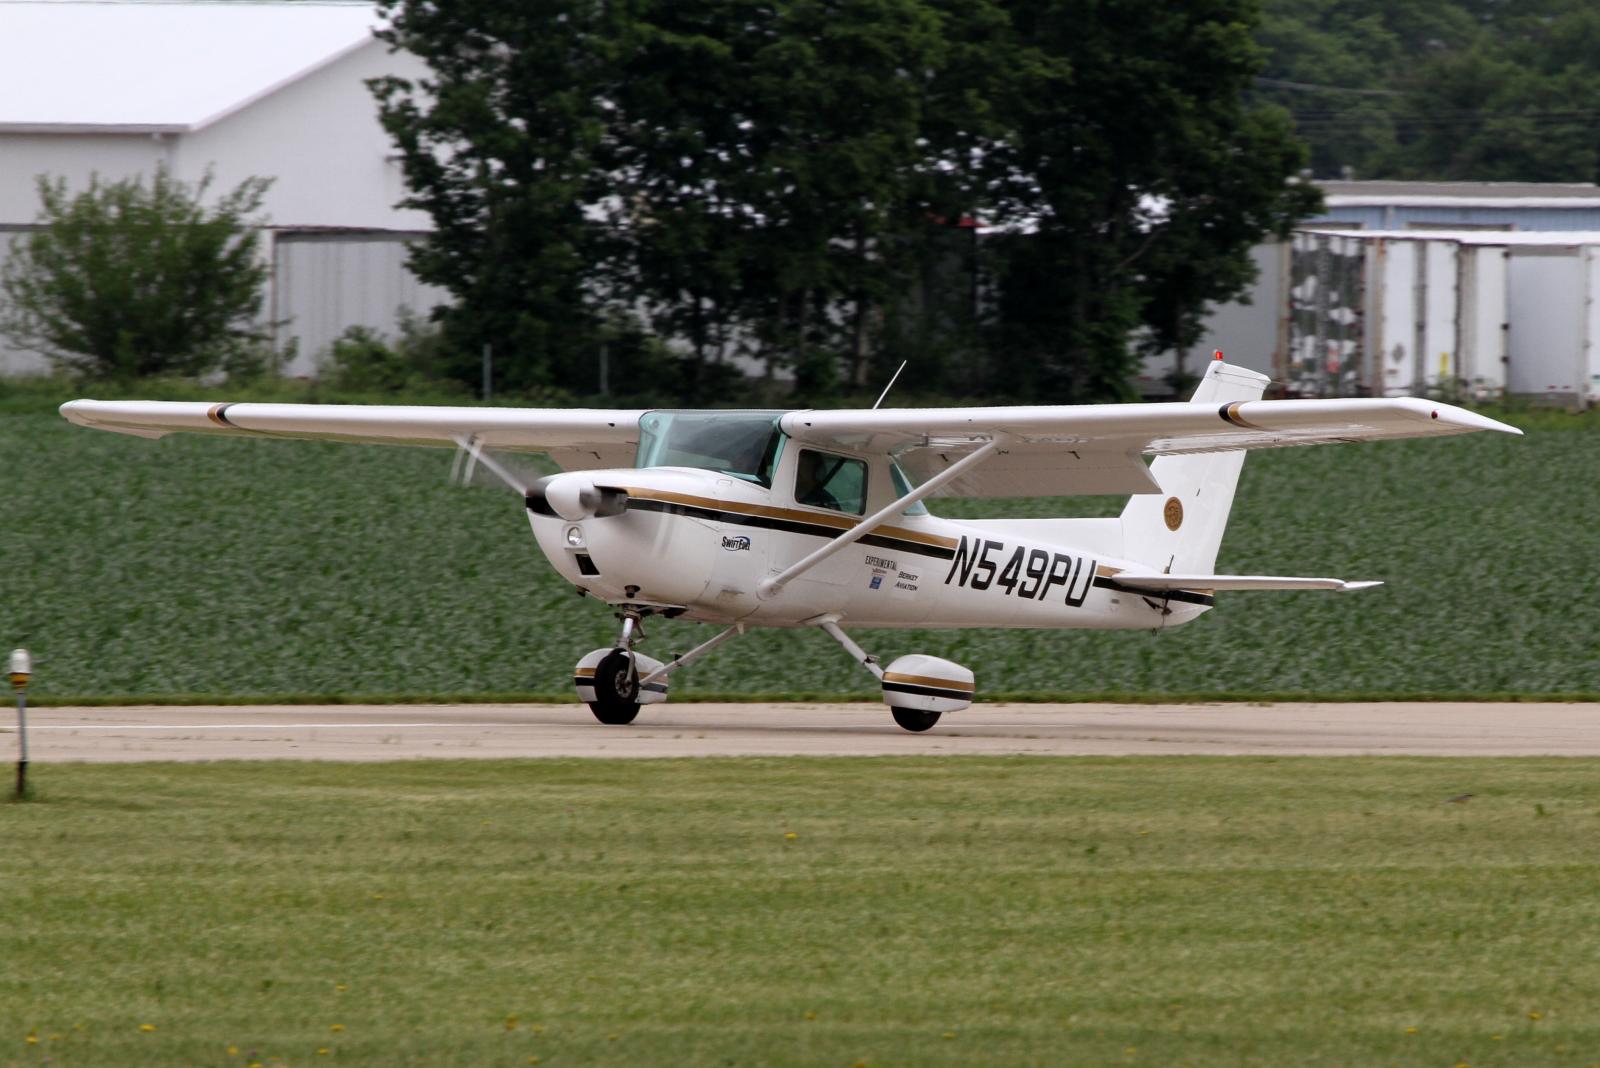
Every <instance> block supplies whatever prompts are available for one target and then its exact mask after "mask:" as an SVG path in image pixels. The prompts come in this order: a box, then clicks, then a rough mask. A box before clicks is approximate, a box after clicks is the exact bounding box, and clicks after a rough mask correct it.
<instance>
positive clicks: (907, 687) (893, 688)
mask: <svg viewBox="0 0 1600 1068" xmlns="http://www.w3.org/2000/svg"><path fill="white" fill-rule="evenodd" d="M883 688H884V691H885V692H889V693H911V694H916V695H917V696H918V697H947V698H950V699H951V700H954V701H968V702H970V701H971V700H972V691H970V690H945V689H941V688H940V687H938V686H916V685H913V684H911V683H906V682H886V683H884V684H883Z"/></svg>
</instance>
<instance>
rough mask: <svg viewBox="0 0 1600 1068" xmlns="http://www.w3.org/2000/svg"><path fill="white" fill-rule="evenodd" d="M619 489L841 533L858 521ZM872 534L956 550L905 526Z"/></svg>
mask: <svg viewBox="0 0 1600 1068" xmlns="http://www.w3.org/2000/svg"><path fill="white" fill-rule="evenodd" d="M622 489H623V491H624V492H626V493H627V494H628V496H630V497H639V498H641V499H643V500H647V501H660V502H662V503H663V504H681V505H684V506H685V507H689V508H705V509H708V510H711V511H716V512H731V513H733V514H735V515H749V516H760V517H761V518H763V519H781V520H784V521H786V522H790V523H810V524H813V525H814V526H819V527H832V528H833V529H834V530H837V531H838V532H839V533H841V534H843V533H844V532H846V531H848V530H850V529H851V528H852V527H855V526H856V525H857V524H858V523H859V522H860V520H857V519H851V518H850V517H849V516H843V515H838V514H836V513H833V512H807V511H801V510H800V509H798V508H775V507H773V506H771V505H766V504H746V503H744V502H743V501H719V500H715V499H713V498H711V497H696V496H694V495H692V494H688V493H674V492H672V491H671V490H657V489H646V488H644V487H642V486H623V487H622ZM872 533H874V534H878V535H881V536H883V537H886V538H898V539H900V540H901V541H910V542H915V543H917V544H919V545H931V546H934V547H935V548H939V549H954V548H955V547H956V539H955V538H946V537H942V536H940V535H938V534H924V533H922V532H921V531H916V530H907V529H906V528H905V527H890V526H876V527H873V528H872Z"/></svg>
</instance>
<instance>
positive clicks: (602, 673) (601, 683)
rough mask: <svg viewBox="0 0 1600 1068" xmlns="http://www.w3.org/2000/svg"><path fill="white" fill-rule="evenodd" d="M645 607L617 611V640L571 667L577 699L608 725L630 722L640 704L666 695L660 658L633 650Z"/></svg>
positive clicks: (640, 632)
mask: <svg viewBox="0 0 1600 1068" xmlns="http://www.w3.org/2000/svg"><path fill="white" fill-rule="evenodd" d="M644 614H645V613H644V611H641V610H639V609H637V608H626V609H624V610H623V612H622V614H621V615H620V617H619V618H620V619H621V620H622V633H621V635H619V636H618V638H617V644H616V645H614V646H612V647H610V648H607V649H596V650H594V651H593V652H591V653H590V654H589V655H587V656H585V657H584V658H583V659H582V660H580V661H578V666H577V668H576V669H574V670H573V673H572V683H573V685H574V686H576V687H577V689H578V699H579V700H581V701H582V702H583V703H584V704H586V705H588V706H589V711H591V712H593V713H594V718H595V719H597V720H599V721H600V722H601V723H605V724H608V725H611V726H618V727H620V726H622V725H624V724H628V723H632V722H633V721H634V718H635V717H636V716H638V715H639V706H640V705H648V704H654V703H655V702H657V701H665V700H666V699H667V677H666V675H665V674H661V675H659V676H657V674H656V673H657V672H659V671H660V670H661V662H660V661H659V660H652V659H651V658H650V657H648V656H645V655H644V654H642V653H639V652H636V651H635V650H634V648H633V647H634V645H635V643H637V642H641V641H643V640H644V629H643V628H642V627H641V626H640V621H641V620H642V619H643V618H644Z"/></svg>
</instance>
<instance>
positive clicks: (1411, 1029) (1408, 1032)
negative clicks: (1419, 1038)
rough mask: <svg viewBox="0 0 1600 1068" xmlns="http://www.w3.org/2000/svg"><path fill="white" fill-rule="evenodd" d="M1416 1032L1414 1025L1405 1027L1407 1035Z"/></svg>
mask: <svg viewBox="0 0 1600 1068" xmlns="http://www.w3.org/2000/svg"><path fill="white" fill-rule="evenodd" d="M1416 1033H1417V1029H1416V1028H1415V1027H1408V1028H1406V1034H1408V1035H1414V1034H1416Z"/></svg>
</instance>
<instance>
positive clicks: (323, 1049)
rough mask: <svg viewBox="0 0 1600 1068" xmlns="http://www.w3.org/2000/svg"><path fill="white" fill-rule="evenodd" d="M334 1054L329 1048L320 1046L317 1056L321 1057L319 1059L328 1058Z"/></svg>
mask: <svg viewBox="0 0 1600 1068" xmlns="http://www.w3.org/2000/svg"><path fill="white" fill-rule="evenodd" d="M332 1052H333V1050H331V1049H329V1048H328V1047H327V1046H318V1047H317V1056H319V1057H326V1056H327V1055H328V1054H330V1053H332Z"/></svg>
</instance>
